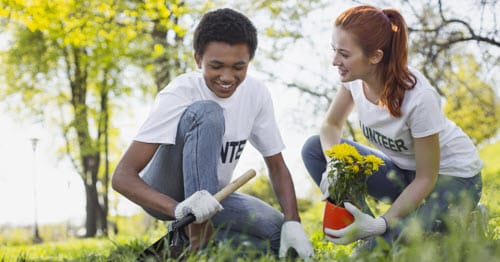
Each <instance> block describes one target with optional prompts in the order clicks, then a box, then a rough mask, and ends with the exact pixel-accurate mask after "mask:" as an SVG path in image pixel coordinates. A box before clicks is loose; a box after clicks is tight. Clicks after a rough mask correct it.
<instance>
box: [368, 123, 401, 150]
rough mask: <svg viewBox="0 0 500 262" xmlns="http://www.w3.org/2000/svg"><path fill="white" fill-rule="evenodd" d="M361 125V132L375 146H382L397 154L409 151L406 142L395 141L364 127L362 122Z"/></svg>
mask: <svg viewBox="0 0 500 262" xmlns="http://www.w3.org/2000/svg"><path fill="white" fill-rule="evenodd" d="M359 124H360V126H361V130H362V131H363V135H364V136H365V137H366V139H368V140H370V141H371V142H373V143H374V144H377V145H380V146H382V147H384V148H387V149H389V150H391V151H395V152H401V151H404V150H408V148H407V147H406V145H405V142H404V141H403V140H402V139H397V140H394V139H392V138H389V137H386V136H385V135H383V134H381V133H379V132H377V131H375V130H373V129H371V128H369V127H367V126H365V125H363V123H361V122H360V123H359Z"/></svg>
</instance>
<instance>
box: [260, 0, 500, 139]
mask: <svg viewBox="0 0 500 262" xmlns="http://www.w3.org/2000/svg"><path fill="white" fill-rule="evenodd" d="M322 3H323V5H322ZM363 3H364V2H363ZM316 4H317V5H319V6H325V4H326V3H325V1H319V3H316ZM352 4H362V3H361V2H359V1H352ZM371 4H372V5H375V6H379V7H386V6H393V7H395V8H397V9H398V10H400V11H401V12H402V14H403V16H404V17H405V19H406V21H407V23H408V27H409V32H410V34H409V38H410V43H409V48H410V65H411V66H413V67H416V68H418V69H419V70H421V71H422V72H423V73H424V74H425V75H426V77H427V78H429V81H430V82H431V84H432V85H433V86H434V87H435V88H436V89H437V91H438V92H439V93H440V95H441V96H443V97H445V96H451V95H452V94H453V93H452V90H453V89H450V90H449V91H448V90H446V89H447V88H452V87H453V86H454V85H456V84H457V83H458V82H460V81H462V80H463V79H462V80H459V78H457V75H455V74H453V73H451V72H454V70H455V69H454V68H456V67H457V66H458V65H457V64H456V63H457V62H458V60H456V59H450V58H451V57H454V56H455V55H457V54H464V53H470V54H473V55H474V56H473V58H474V59H475V60H476V61H481V63H477V62H476V65H477V66H478V67H477V68H476V71H475V72H476V74H475V76H476V77H477V79H478V81H481V82H483V84H485V85H487V86H489V87H495V83H496V82H498V75H500V74H499V70H500V68H499V67H498V64H499V59H500V56H498V52H499V51H500V50H499V47H500V40H499V39H498V27H497V19H496V16H497V14H496V13H495V10H496V9H497V8H496V6H497V5H498V1H496V0H494V1H472V2H471V1H462V2H453V1H445V0H428V1H425V2H411V1H407V0H401V1H399V2H388V1H384V0H379V1H377V2H376V3H371ZM457 4H458V5H457ZM335 5H339V4H338V3H336V4H331V3H329V5H327V6H330V7H332V9H333V7H334V6H335ZM457 6H459V8H456V7H457ZM454 7H455V8H454ZM464 10H468V11H467V13H461V14H460V13H457V12H463V11H464ZM320 17H323V16H322V15H318V14H317V13H316V12H309V13H306V14H305V15H303V16H301V17H299V18H297V19H298V21H294V22H292V23H288V24H287V29H288V30H291V31H294V30H296V29H295V25H303V26H304V25H307V24H315V25H316V23H317V22H318V18H320ZM332 19H334V17H330V20H328V21H327V22H325V23H324V24H323V25H317V26H316V28H312V29H311V28H310V27H308V30H303V31H302V33H301V34H300V35H299V36H298V37H296V38H295V39H293V41H292V42H293V43H289V44H287V45H286V46H278V47H276V48H274V49H272V50H271V51H270V52H269V53H272V54H273V56H271V58H276V60H275V61H276V63H277V64H279V66H278V68H279V69H278V70H277V71H271V70H268V69H267V71H269V75H270V79H280V81H282V82H284V83H285V85H287V86H288V87H290V88H293V89H296V90H298V91H299V92H301V93H302V94H304V96H303V97H304V100H305V101H304V104H307V105H308V107H307V108H310V107H315V108H316V110H315V112H316V113H320V112H321V113H320V114H323V112H324V111H325V110H326V107H327V106H328V104H329V103H330V101H331V99H332V98H333V96H334V94H335V92H336V90H337V87H338V86H339V85H340V83H339V81H338V79H337V78H335V77H332V76H333V74H332V72H329V71H327V70H322V69H318V68H316V64H321V66H322V67H323V68H328V67H330V64H331V56H328V55H330V54H328V53H327V49H326V48H327V45H324V46H322V45H320V43H318V41H317V40H318V35H320V34H327V35H331V30H332V28H331V26H332V24H331V20H332ZM320 28H323V29H320ZM323 41H328V40H327V39H326V40H323ZM326 44H328V43H326ZM295 46H300V49H299V50H298V51H296V52H299V54H301V52H304V51H303V50H308V51H307V55H303V56H302V57H301V59H302V60H303V61H295V60H292V59H291V57H294V56H291V55H290V50H293V47H295ZM311 57H314V59H316V61H315V62H314V60H313V59H311ZM325 59H326V60H325ZM470 59H472V57H471V58H470ZM311 61H313V62H311ZM290 64H293V65H292V66H291V65H290ZM293 66H294V68H292V67H293ZM283 68H286V69H287V70H288V71H291V72H292V73H290V74H285V70H284V69H283ZM304 79H307V81H305V80H304ZM468 91H470V90H468ZM496 91H497V92H498V90H496ZM491 95H493V96H495V97H496V96H497V95H496V94H495V93H493V94H491ZM462 97H464V98H467V99H468V100H469V102H468V103H473V104H480V103H481V101H480V98H479V96H477V95H475V94H474V93H471V92H468V93H464V94H463V96H462ZM478 99H479V100H478ZM490 105H491V108H488V109H487V111H488V112H494V111H495V110H498V109H496V108H498V105H497V104H496V103H490ZM493 107H494V108H493ZM481 112H486V111H481ZM487 117H489V119H488V120H487V121H488V122H490V121H495V120H496V118H495V117H493V114H490V113H488V114H487ZM309 119H311V117H309ZM460 120H461V119H456V121H457V122H460ZM346 127H347V128H346V131H345V132H346V135H349V136H351V137H352V138H353V139H354V140H359V138H360V137H359V136H358V135H357V134H358V132H356V129H355V128H354V125H353V124H352V123H350V122H349V121H348V122H347V126H346ZM471 128H472V129H474V130H472V129H468V131H467V132H470V133H478V132H481V129H482V127H481V126H480V125H475V126H473V127H471ZM491 128H492V130H491V132H493V133H494V134H495V133H497V132H498V125H493V126H491ZM488 137H490V135H488ZM480 141H481V140H477V142H480Z"/></svg>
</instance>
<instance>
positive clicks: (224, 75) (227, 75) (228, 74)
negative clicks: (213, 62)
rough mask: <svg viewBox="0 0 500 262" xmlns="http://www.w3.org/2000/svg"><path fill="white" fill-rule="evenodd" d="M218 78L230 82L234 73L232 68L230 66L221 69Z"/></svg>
mask: <svg viewBox="0 0 500 262" xmlns="http://www.w3.org/2000/svg"><path fill="white" fill-rule="evenodd" d="M219 79H220V81H222V82H223V83H231V82H232V81H233V80H234V75H233V72H232V70H231V69H230V68H226V69H224V70H222V72H221V74H220V77H219Z"/></svg>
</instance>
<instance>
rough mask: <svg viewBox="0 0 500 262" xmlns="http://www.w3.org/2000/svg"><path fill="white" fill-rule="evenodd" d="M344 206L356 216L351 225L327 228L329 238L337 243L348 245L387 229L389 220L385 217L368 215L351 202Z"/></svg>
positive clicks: (379, 233)
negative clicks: (340, 227) (336, 228)
mask: <svg viewBox="0 0 500 262" xmlns="http://www.w3.org/2000/svg"><path fill="white" fill-rule="evenodd" d="M344 207H345V208H346V209H347V211H349V212H350V213H351V214H352V215H353V216H354V222H353V223H352V224H350V225H349V226H347V227H345V228H342V229H338V230H335V229H331V228H325V230H324V231H325V233H326V234H328V235H332V236H336V237H337V238H334V237H329V236H326V238H327V239H328V240H330V241H331V242H333V243H335V244H341V245H346V244H349V243H351V242H354V241H356V240H358V239H362V238H366V237H369V236H377V235H382V234H384V233H385V231H386V230H387V222H386V220H385V218H383V217H379V218H373V217H372V216H370V215H367V214H365V213H363V212H361V210H359V209H358V208H356V207H355V206H353V205H352V204H350V203H344Z"/></svg>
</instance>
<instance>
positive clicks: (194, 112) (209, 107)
mask: <svg viewBox="0 0 500 262" xmlns="http://www.w3.org/2000/svg"><path fill="white" fill-rule="evenodd" d="M185 115H189V116H191V117H193V120H194V121H195V122H196V123H197V124H203V125H209V126H210V128H211V129H212V130H214V129H216V128H222V129H224V111H223V109H222V107H221V106H220V105H219V104H217V103H216V102H214V101H210V100H201V101H196V102H194V103H192V104H191V105H190V106H188V108H187V109H186V112H185Z"/></svg>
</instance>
